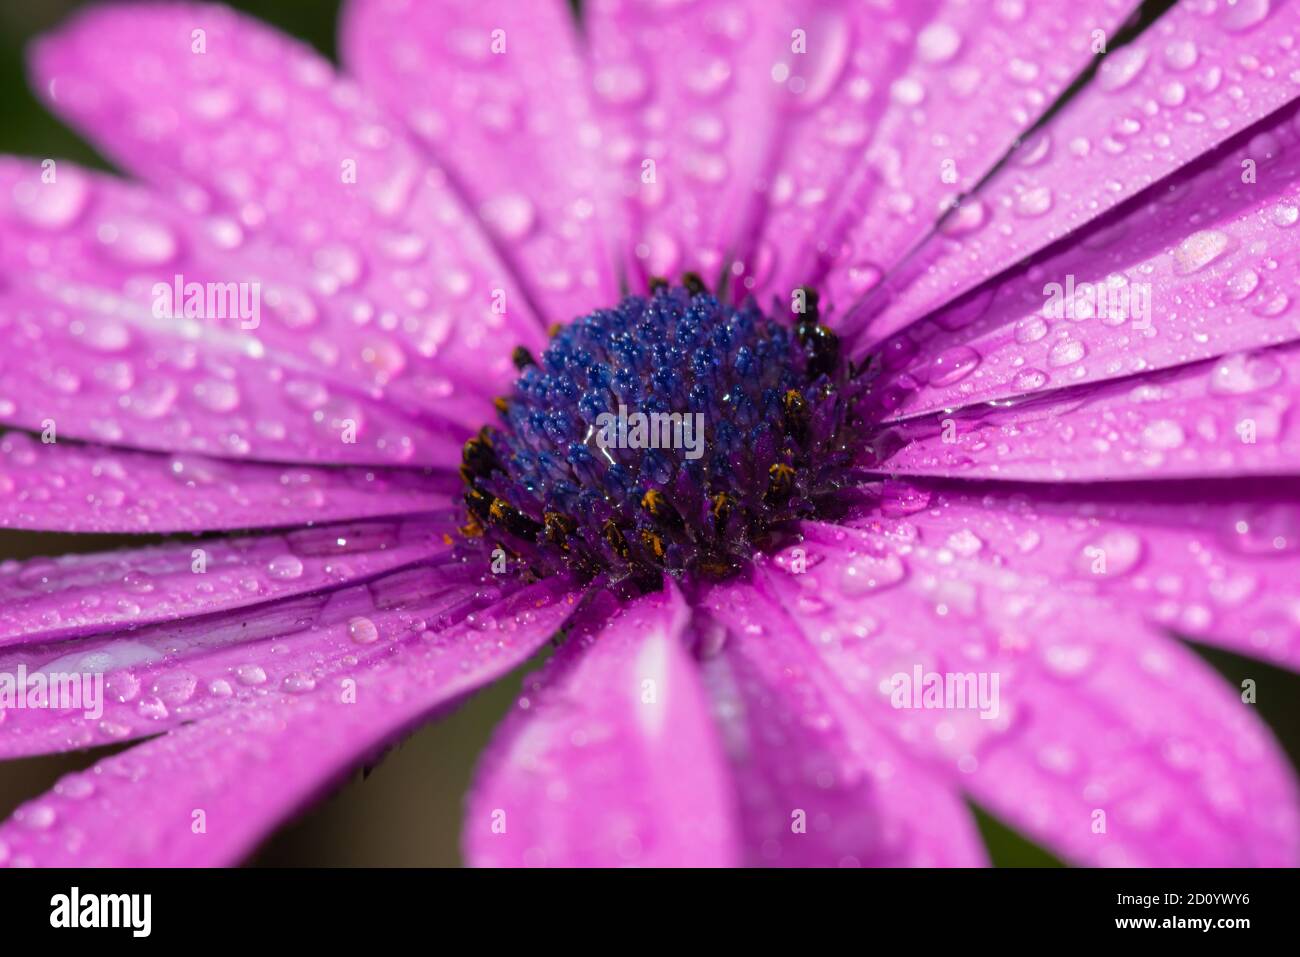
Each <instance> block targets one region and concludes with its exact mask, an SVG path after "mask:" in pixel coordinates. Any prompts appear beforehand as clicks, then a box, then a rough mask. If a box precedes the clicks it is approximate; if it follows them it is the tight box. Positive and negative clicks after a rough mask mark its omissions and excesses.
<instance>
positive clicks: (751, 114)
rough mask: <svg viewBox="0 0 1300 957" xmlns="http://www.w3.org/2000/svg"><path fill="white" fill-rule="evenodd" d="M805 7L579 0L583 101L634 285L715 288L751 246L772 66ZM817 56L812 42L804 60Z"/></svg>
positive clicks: (771, 109) (775, 105)
mask: <svg viewBox="0 0 1300 957" xmlns="http://www.w3.org/2000/svg"><path fill="white" fill-rule="evenodd" d="M806 11H807V7H806V5H805V4H804V3H802V2H801V0H777V2H772V3H754V4H743V5H738V4H733V3H727V2H724V0H703V2H699V3H693V4H677V3H667V4H648V3H641V2H637V0H593V2H592V3H588V4H585V5H584V8H583V23H584V31H585V34H586V37H587V40H588V44H589V56H590V66H589V69H590V74H591V75H590V79H591V86H592V98H593V102H594V104H595V108H596V113H597V116H598V117H599V119H600V120H601V122H602V123H603V124H604V127H605V129H606V131H607V146H606V155H607V162H609V163H610V164H611V165H612V166H613V167H614V168H615V169H616V170H617V173H616V177H617V183H618V188H619V189H620V191H621V193H622V195H623V196H624V198H625V199H626V201H627V204H628V206H627V208H628V214H627V215H628V220H629V222H630V228H631V235H630V236H629V237H626V238H625V239H624V240H623V242H622V243H621V244H620V248H622V249H625V250H626V251H627V253H628V262H627V263H626V265H625V267H624V268H626V269H627V271H628V273H629V275H630V276H631V277H632V280H633V286H634V287H635V286H641V285H643V282H644V278H645V277H646V276H647V275H664V276H676V275H678V274H680V273H682V272H684V271H687V270H693V271H696V272H698V273H700V275H701V276H703V277H704V279H705V281H706V282H707V283H708V284H710V285H713V284H715V283H716V282H717V281H718V280H719V278H720V277H721V273H722V270H723V268H724V266H725V264H726V263H727V262H728V261H729V260H730V259H731V258H732V257H734V256H736V255H737V254H739V253H740V252H741V249H742V247H743V246H744V245H746V244H747V243H748V241H749V238H750V234H751V232H752V226H751V224H753V223H754V222H756V221H757V217H758V215H759V214H760V212H761V210H762V209H763V205H764V202H765V200H764V197H763V193H764V190H765V186H766V184H765V182H764V179H763V177H764V168H765V166H766V165H767V163H768V155H769V151H770V149H771V148H772V147H773V145H774V144H775V142H776V137H777V136H778V134H779V131H780V129H781V127H782V125H783V122H784V118H783V111H782V110H781V109H780V100H781V98H782V96H781V91H780V89H779V87H778V84H777V83H776V82H774V74H773V68H774V67H776V66H777V65H778V62H779V61H780V59H781V58H782V55H783V51H788V50H789V49H790V45H791V43H792V35H793V31H795V30H798V29H801V28H806V27H807V26H808V25H809V23H810V22H811V17H809V16H808V15H807V12H806ZM821 49H822V48H819V46H818V45H817V43H816V42H815V41H814V42H812V44H811V45H810V46H809V50H810V51H811V52H810V55H811V56H813V57H820V56H822V53H821V52H819V50H821ZM826 52H831V51H830V50H829V49H828V48H827V49H826ZM778 76H779V74H778Z"/></svg>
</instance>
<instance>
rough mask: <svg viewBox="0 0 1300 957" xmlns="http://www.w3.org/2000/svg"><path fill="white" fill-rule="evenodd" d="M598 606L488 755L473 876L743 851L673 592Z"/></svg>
mask: <svg viewBox="0 0 1300 957" xmlns="http://www.w3.org/2000/svg"><path fill="white" fill-rule="evenodd" d="M614 604H615V603H614V602H613V601H605V602H602V603H601V604H600V605H599V606H598V607H597V608H596V609H595V611H594V612H593V613H591V614H589V615H588V616H587V617H586V618H585V620H584V622H583V626H582V627H581V628H580V629H579V630H578V631H577V632H576V633H575V634H572V635H570V636H569V638H568V644H566V645H565V646H564V647H563V648H562V649H561V650H560V651H559V652H558V653H557V655H556V658H555V659H554V660H553V661H552V662H550V663H549V664H548V666H547V669H546V671H545V672H544V673H543V674H542V675H541V676H540V677H533V678H530V679H529V681H528V682H527V684H526V686H525V691H524V696H523V697H522V698H520V700H519V704H518V706H517V707H516V709H515V711H514V713H513V714H512V715H511V716H510V717H509V718H508V719H507V721H506V724H505V725H504V726H503V727H502V728H501V730H499V731H498V732H497V735H496V739H495V740H494V741H493V743H492V745H491V746H490V749H489V751H488V752H487V754H486V756H485V757H484V758H483V763H482V766H481V767H480V769H479V771H478V774H477V783H476V785H475V788H474V790H473V792H472V793H471V795H470V797H469V799H468V805H467V811H466V820H465V831H464V838H463V841H464V846H465V853H466V856H467V857H468V858H469V860H470V861H471V862H473V863H475V864H478V865H489V866H490V865H516V866H517V865H552V866H554V865H566V866H579V867H592V866H612V865H617V864H635V865H638V866H643V867H656V866H659V867H662V866H703V867H707V866H720V865H727V864H730V863H733V862H734V860H735V858H736V855H737V853H738V848H737V846H736V841H735V837H734V835H733V827H734V822H733V807H732V794H731V791H730V782H729V780H728V779H727V775H726V767H725V763H724V761H723V759H722V755H721V751H720V749H719V747H718V743H717V741H716V740H715V737H714V729H713V727H712V722H711V720H710V717H709V712H708V704H707V702H706V701H705V700H704V698H703V696H702V692H701V689H700V687H699V685H698V679H697V677H696V672H695V663H694V662H693V661H692V660H691V659H690V658H689V656H688V654H687V652H686V649H685V647H684V645H683V640H684V632H685V631H686V628H687V625H688V622H689V617H690V616H689V612H688V610H687V607H686V605H685V603H684V602H683V601H682V598H681V596H680V594H678V592H677V589H676V587H675V586H671V585H670V586H669V588H668V589H667V590H666V591H664V592H662V593H659V594H652V595H646V596H644V597H642V598H640V599H637V600H636V601H635V602H634V603H632V604H631V605H629V606H627V607H626V608H625V609H622V610H620V611H616V612H614V617H613V618H612V619H609V620H608V621H606V618H607V617H608V616H609V614H610V613H611V607H610V606H613V605H614Z"/></svg>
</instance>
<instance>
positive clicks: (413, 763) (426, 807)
mask: <svg viewBox="0 0 1300 957" xmlns="http://www.w3.org/2000/svg"><path fill="white" fill-rule="evenodd" d="M520 2H542V0H520ZM573 2H574V3H575V5H576V4H577V2H578V0H573ZM1170 2H1171V0H1159V2H1157V3H1148V4H1147V5H1146V7H1145V8H1144V10H1143V18H1142V23H1145V22H1149V21H1150V19H1152V18H1153V17H1154V16H1155V15H1156V14H1158V13H1159V12H1162V11H1163V9H1165V8H1167V7H1168V6H1169V5H1170ZM81 5H82V2H78V0H0V104H3V110H2V112H0V115H2V116H3V120H2V121H0V152H4V153H17V154H25V155H28V156H35V157H55V158H64V159H73V160H76V161H77V162H79V163H83V164H86V165H90V166H98V167H102V168H111V165H110V164H109V163H107V162H106V161H105V160H104V159H103V158H102V157H100V156H99V155H98V154H97V153H96V152H95V150H94V149H93V148H92V147H90V146H89V145H87V144H86V143H85V142H83V141H82V140H81V139H80V138H78V136H77V135H76V134H75V133H73V132H71V131H70V130H68V129H66V128H65V127H63V126H62V125H61V124H60V123H59V121H58V120H56V119H55V118H54V117H53V116H51V115H50V114H49V113H48V112H46V110H45V109H44V107H43V106H41V105H40V104H39V103H38V102H37V101H36V99H35V98H34V97H33V96H32V94H31V92H30V91H29V89H28V86H27V81H26V68H25V65H24V60H23V48H24V46H25V44H26V42H27V41H28V39H29V38H31V37H32V36H34V35H36V34H39V33H42V32H44V31H46V30H48V29H50V28H52V27H53V26H55V25H56V24H57V23H58V22H59V21H60V20H62V19H63V18H64V17H66V16H67V15H68V14H69V13H70V12H71V11H73V10H74V9H76V8H77V7H78V6H81ZM230 5H231V6H234V7H238V8H240V9H243V10H246V11H249V12H251V13H253V14H255V15H257V16H259V17H261V18H262V19H263V20H266V21H268V22H270V23H272V24H275V25H276V26H278V27H279V28H280V29H282V30H285V31H286V32H288V33H291V34H293V35H294V36H297V37H299V38H301V39H303V40H306V41H307V42H309V43H311V44H312V45H313V46H315V47H316V48H317V49H318V50H320V51H321V52H322V53H324V54H325V55H326V56H328V57H330V58H331V59H336V56H335V22H336V18H337V12H338V6H339V3H338V0H263V2H255V0H236V2H233V3H231V4H230ZM1122 39H1123V38H1122V37H1120V38H1117V39H1116V41H1115V42H1112V44H1111V49H1114V48H1115V46H1117V45H1118V44H1119V42H1122ZM127 541H128V540H127V539H124V538H114V537H111V536H93V535H61V534H47V533H26V532H11V531H4V530H0V560H4V559H7V558H22V557H28V556H32V555H49V554H60V553H67V552H72V551H96V550H100V549H103V548H110V547H116V546H118V545H121V544H124V543H126V542H127ZM1196 650H1197V651H1200V652H1201V653H1202V654H1203V655H1204V656H1205V657H1206V658H1207V659H1208V660H1210V662H1211V663H1212V664H1213V665H1214V666H1215V667H1216V668H1218V669H1219V671H1220V672H1222V673H1223V674H1224V676H1225V678H1226V679H1227V680H1229V681H1231V682H1232V683H1233V684H1235V685H1237V686H1238V687H1239V686H1240V683H1241V681H1242V679H1243V678H1247V677H1249V678H1253V679H1255V681H1256V683H1257V688H1258V695H1259V704H1258V708H1259V712H1260V715H1261V717H1263V719H1264V720H1265V721H1267V722H1268V723H1269V724H1270V725H1271V726H1272V727H1273V729H1274V731H1275V732H1276V733H1277V734H1278V736H1279V738H1280V739H1281V740H1282V743H1283V746H1284V747H1285V748H1286V749H1287V752H1288V754H1289V755H1290V757H1291V760H1292V762H1293V763H1300V676H1297V675H1293V674H1290V673H1287V672H1284V671H1280V670H1278V669H1276V668H1271V667H1268V666H1265V665H1262V664H1260V663H1258V662H1255V661H1251V660H1248V659H1244V658H1239V657H1237V656H1235V655H1231V654H1228V653H1226V652H1219V651H1209V650H1205V649H1201V648H1197V649H1196ZM534 666H535V665H530V666H528V667H526V668H525V669H522V670H521V671H520V672H518V673H516V674H515V675H513V676H511V677H510V678H509V679H507V680H505V681H501V682H498V683H497V684H496V685H495V686H493V687H491V688H488V689H486V690H485V691H483V692H481V693H480V694H478V695H476V696H475V697H474V698H472V699H471V700H470V701H469V702H468V703H466V704H465V705H464V706H463V707H462V708H461V709H460V710H458V711H457V712H455V713H454V714H452V715H450V716H449V717H446V718H444V719H442V720H441V721H438V722H434V723H433V724H431V725H429V726H428V727H426V728H425V729H423V730H422V731H420V732H418V733H417V734H415V735H413V736H412V737H411V738H409V739H408V740H407V741H406V742H405V743H403V744H402V745H400V746H399V747H397V748H396V749H394V750H393V751H391V752H390V753H389V754H388V755H387V756H386V757H385V759H384V760H383V761H382V762H380V764H379V765H378V766H377V767H376V768H375V769H374V770H373V771H372V772H371V773H370V774H368V775H363V774H362V773H361V772H358V773H357V774H356V775H355V776H354V777H353V779H352V780H351V781H349V783H348V784H347V785H345V786H344V787H343V788H342V789H341V790H340V791H339V792H338V793H337V794H335V795H334V796H333V797H331V798H329V799H327V800H326V801H324V802H322V803H321V804H320V805H319V806H317V807H316V808H315V809H313V810H312V811H310V812H309V813H307V814H305V815H303V816H302V817H300V818H299V819H298V820H297V821H295V822H294V823H292V824H290V825H287V826H286V827H284V828H283V829H281V831H280V832H279V833H278V834H276V835H275V836H274V837H272V838H271V839H270V840H269V841H268V843H267V844H266V845H265V846H264V847H263V848H262V850H261V851H260V853H259V854H258V855H257V857H256V859H255V861H254V863H256V864H261V865H271V866H275V865H371V866H381V865H398V866H414V865H455V864H458V863H460V853H459V848H458V841H459V834H460V818H461V800H462V796H463V795H464V794H465V792H466V790H467V788H468V786H469V782H470V777H471V774H472V771H473V767H474V761H475V759H476V757H477V755H478V754H479V752H480V751H481V750H482V749H483V747H484V745H485V744H486V743H487V741H488V737H489V735H490V734H491V731H492V728H493V727H494V726H495V725H496V723H497V721H498V720H499V719H500V718H501V717H502V716H503V715H504V714H505V713H506V711H507V710H508V708H509V707H510V704H511V702H512V701H513V700H514V696H515V695H516V694H517V692H518V689H519V684H520V680H521V676H522V674H523V673H524V672H526V671H527V670H530V668H531V667H534ZM110 752H111V749H104V748H101V749H95V750H92V751H88V752H82V753H79V754H73V755H57V756H52V757H42V758H31V759H26V760H22V761H13V762H7V763H4V764H3V765H0V818H3V817H6V816H8V814H9V813H10V812H11V811H12V810H13V809H14V808H15V807H16V806H17V805H18V804H20V803H22V802H23V801H25V800H28V799H29V798H32V797H34V796H36V795H37V794H39V793H40V792H42V791H44V790H46V789H47V788H49V787H50V786H51V785H53V784H54V782H55V781H56V780H57V779H58V778H59V777H60V776H61V775H63V774H65V773H67V772H68V771H71V770H74V769H78V768H84V767H88V766H89V765H91V764H93V763H94V762H95V761H96V760H98V759H99V758H101V757H103V756H104V755H105V754H107V753H110ZM977 814H978V816H979V821H980V827H981V829H982V831H983V833H984V836H985V838H986V840H987V842H988V844H989V849H990V851H991V853H992V855H993V859H994V862H995V863H996V864H999V865H1002V866H1033V865H1047V864H1056V863H1058V862H1056V861H1055V860H1054V859H1053V858H1052V857H1051V856H1050V855H1049V854H1047V853H1046V852H1045V851H1043V850H1041V849H1039V848H1037V847H1036V846H1034V845H1033V844H1031V843H1030V842H1028V841H1026V840H1024V839H1023V838H1021V837H1020V836H1018V835H1017V834H1015V833H1014V832H1012V831H1011V830H1009V829H1007V828H1005V827H1004V826H1002V825H1001V824H999V823H998V822H997V821H995V820H993V819H992V818H991V817H989V816H988V815H986V814H983V813H981V812H979V811H978V809H977Z"/></svg>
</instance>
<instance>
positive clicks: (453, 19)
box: [339, 0, 624, 322]
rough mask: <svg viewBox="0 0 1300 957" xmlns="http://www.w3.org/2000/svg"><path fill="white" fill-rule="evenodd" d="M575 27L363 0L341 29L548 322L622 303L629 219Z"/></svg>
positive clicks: (468, 6)
mask: <svg viewBox="0 0 1300 957" xmlns="http://www.w3.org/2000/svg"><path fill="white" fill-rule="evenodd" d="M576 28H577V21H576V20H575V19H574V16H573V12H572V11H571V10H570V9H569V5H568V4H567V3H565V2H563V0H535V2H531V3H518V2H513V0H484V2H478V0H474V2H459V3H424V2H419V0H396V2H394V0H353V2H351V3H350V4H349V5H348V6H347V7H346V9H345V10H344V14H343V21H342V25H341V27H340V31H339V34H340V42H341V44H342V47H343V57H344V60H345V61H346V63H347V65H348V66H349V67H350V68H351V69H352V70H354V71H355V72H356V74H357V76H358V77H360V78H361V81H362V82H363V83H364V84H365V85H366V86H367V87H368V88H369V89H371V90H373V91H374V92H375V94H376V95H377V96H378V97H379V99H380V100H381V101H382V102H383V103H384V104H385V105H386V106H387V107H388V109H389V111H390V112H391V113H392V114H393V115H394V116H396V117H399V118H400V119H402V120H403V121H404V122H405V123H406V125H407V127H408V128H409V129H410V131H411V134H412V135H413V136H414V137H415V138H416V139H417V140H418V141H419V142H421V143H422V144H423V145H425V146H426V147H427V148H428V149H429V150H430V151H431V152H432V154H433V155H434V156H435V157H437V159H438V161H439V162H441V163H444V164H445V165H446V167H447V169H448V171H449V172H450V173H451V174H452V175H453V176H454V177H455V181H456V185H457V187H458V189H460V190H462V191H463V192H464V194H465V196H466V197H467V200H468V202H469V204H470V205H471V206H472V207H473V208H474V209H476V210H478V213H479V216H480V219H481V220H482V221H483V223H484V225H485V227H486V228H487V229H488V231H489V232H490V233H491V235H492V237H493V239H494V241H495V243H496V246H497V248H498V250H500V251H501V254H502V256H503V258H505V259H507V260H509V261H511V262H512V263H513V264H514V266H515V271H516V273H517V274H520V278H521V282H522V283H524V284H526V285H527V287H528V292H529V295H530V296H531V297H532V298H533V299H534V300H535V301H536V302H537V305H538V310H539V312H540V313H541V314H542V315H544V316H545V317H546V318H547V319H548V320H549V321H551V322H567V321H568V320H570V319H572V318H574V317H575V316H580V315H583V314H585V313H588V312H591V311H592V310H594V309H598V308H604V307H606V306H609V305H611V304H612V303H614V302H616V301H617V299H618V295H619V289H618V282H617V277H616V275H615V273H614V271H613V268H612V265H613V260H612V255H611V249H610V248H609V247H610V243H609V240H611V239H612V238H613V237H615V236H617V237H619V238H622V236H623V235H624V229H623V228H622V226H621V223H620V220H621V217H622V215H623V210H622V205H621V201H620V200H619V199H618V198H617V197H616V196H615V195H614V194H613V193H612V192H611V189H610V187H611V185H612V184H611V183H609V182H608V176H607V174H606V173H605V171H604V169H603V165H604V158H603V157H602V156H601V155H600V154H599V152H598V148H599V146H600V145H601V144H600V143H599V135H600V134H599V130H598V129H597V127H596V125H595V123H594V122H593V120H592V117H591V104H590V102H589V99H588V91H587V84H586V80H587V77H586V70H585V62H584V60H583V57H582V53H581V51H580V50H579V48H578V43H577V29H576ZM525 162H526V164H527V170H526V172H525V171H523V170H522V169H521V163H525ZM602 177H604V181H602Z"/></svg>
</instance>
